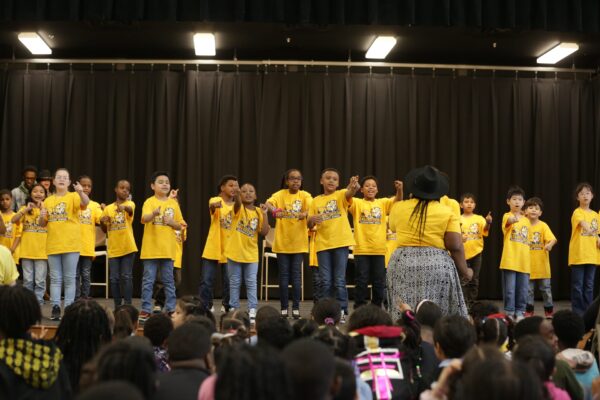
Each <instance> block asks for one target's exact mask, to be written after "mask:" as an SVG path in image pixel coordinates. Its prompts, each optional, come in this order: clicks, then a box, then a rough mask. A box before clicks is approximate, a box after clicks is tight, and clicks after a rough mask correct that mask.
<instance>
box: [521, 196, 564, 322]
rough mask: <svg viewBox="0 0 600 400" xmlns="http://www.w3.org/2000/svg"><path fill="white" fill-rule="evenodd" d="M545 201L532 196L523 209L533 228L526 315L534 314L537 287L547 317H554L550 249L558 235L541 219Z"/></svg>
mask: <svg viewBox="0 0 600 400" xmlns="http://www.w3.org/2000/svg"><path fill="white" fill-rule="evenodd" d="M543 208H544V203H542V200H541V199H540V198H539V197H532V198H530V199H528V200H527V201H526V202H525V206H523V209H524V210H525V216H527V218H528V219H529V223H530V224H531V230H530V231H529V248H530V254H531V274H530V275H529V295H528V297H527V308H526V311H525V316H526V317H531V316H533V314H534V304H533V303H534V301H535V298H534V290H535V285H536V283H537V287H538V289H539V290H540V292H542V298H543V300H544V313H545V314H546V318H552V316H553V314H554V304H553V303H552V288H551V285H550V284H551V281H550V277H551V272H550V254H549V253H550V250H552V247H554V245H555V244H556V237H555V236H554V234H553V233H552V231H551V230H550V227H549V226H548V224H546V223H545V222H544V221H542V220H540V217H541V216H542V210H543Z"/></svg>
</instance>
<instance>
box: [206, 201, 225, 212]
mask: <svg viewBox="0 0 600 400" xmlns="http://www.w3.org/2000/svg"><path fill="white" fill-rule="evenodd" d="M221 207H223V203H222V200H218V201H215V202H213V203H210V204H209V205H208V211H210V213H211V215H212V214H214V212H215V210H216V209H217V208H221Z"/></svg>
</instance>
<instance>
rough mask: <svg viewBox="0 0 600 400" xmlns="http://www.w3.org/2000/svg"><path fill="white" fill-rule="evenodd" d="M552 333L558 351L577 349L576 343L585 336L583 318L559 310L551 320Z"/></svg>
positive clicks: (567, 311)
mask: <svg viewBox="0 0 600 400" xmlns="http://www.w3.org/2000/svg"><path fill="white" fill-rule="evenodd" d="M552 326H553V327H554V333H555V334H556V337H557V338H558V347H559V349H560V350H564V349H574V348H577V343H578V342H579V341H580V340H581V338H582V337H583V335H584V334H585V324H584V322H583V318H581V316H579V315H578V314H576V313H574V312H573V311H571V310H560V311H557V312H556V313H555V314H554V318H552Z"/></svg>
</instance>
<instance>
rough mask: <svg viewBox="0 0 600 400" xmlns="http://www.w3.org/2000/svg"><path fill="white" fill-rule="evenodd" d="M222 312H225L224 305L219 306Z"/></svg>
mask: <svg viewBox="0 0 600 400" xmlns="http://www.w3.org/2000/svg"><path fill="white" fill-rule="evenodd" d="M213 308H214V307H213ZM224 312H225V306H221V313H224Z"/></svg>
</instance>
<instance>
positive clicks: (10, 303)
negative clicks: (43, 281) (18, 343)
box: [0, 285, 42, 338]
mask: <svg viewBox="0 0 600 400" xmlns="http://www.w3.org/2000/svg"><path fill="white" fill-rule="evenodd" d="M0 310H2V312H0V338H24V337H26V335H27V331H28V330H29V328H31V326H32V325H35V324H36V323H38V322H39V321H40V320H41V319H42V311H41V309H40V305H39V304H38V302H37V299H36V298H35V294H33V292H32V291H31V290H28V289H25V288H24V287H23V286H20V285H15V286H0Z"/></svg>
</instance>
